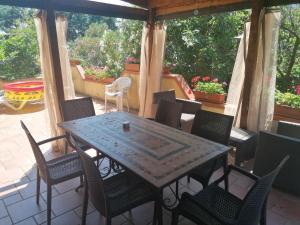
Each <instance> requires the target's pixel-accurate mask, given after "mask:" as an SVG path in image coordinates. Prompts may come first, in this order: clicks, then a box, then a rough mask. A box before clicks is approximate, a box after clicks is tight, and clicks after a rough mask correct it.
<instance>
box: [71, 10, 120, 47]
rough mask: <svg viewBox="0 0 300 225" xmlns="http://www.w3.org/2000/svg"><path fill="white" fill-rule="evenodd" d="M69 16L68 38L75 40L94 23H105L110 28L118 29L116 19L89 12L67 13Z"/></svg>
mask: <svg viewBox="0 0 300 225" xmlns="http://www.w3.org/2000/svg"><path fill="white" fill-rule="evenodd" d="M65 15H66V16H67V18H68V24H69V25H68V40H69V41H75V40H76V39H77V38H79V37H81V36H83V35H84V33H85V31H86V30H87V29H88V28H89V26H90V25H91V24H93V23H105V24H106V25H107V26H108V28H109V29H111V30H115V29H116V19H114V18H110V17H103V16H93V15H87V14H77V13H65Z"/></svg>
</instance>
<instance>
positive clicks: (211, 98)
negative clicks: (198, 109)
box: [194, 91, 226, 104]
mask: <svg viewBox="0 0 300 225" xmlns="http://www.w3.org/2000/svg"><path fill="white" fill-rule="evenodd" d="M194 95H195V99H196V100H199V101H205V102H212V103H217V104H222V103H224V101H225V96H226V94H208V93H206V92H203V91H194Z"/></svg>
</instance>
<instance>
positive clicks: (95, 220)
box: [86, 211, 127, 225]
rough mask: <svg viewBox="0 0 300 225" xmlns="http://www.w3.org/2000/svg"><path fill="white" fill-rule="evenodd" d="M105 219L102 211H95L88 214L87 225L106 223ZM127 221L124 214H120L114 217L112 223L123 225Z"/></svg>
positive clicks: (102, 224)
mask: <svg viewBox="0 0 300 225" xmlns="http://www.w3.org/2000/svg"><path fill="white" fill-rule="evenodd" d="M105 221H106V220H105V218H104V217H103V216H101V215H100V213H98V212H97V211H94V212H92V213H91V214H89V215H88V216H87V219H86V225H95V224H97V225H105ZM126 221H127V220H126V218H125V217H124V216H123V215H119V216H116V217H114V218H113V219H112V225H123V224H124V223H125V222H126Z"/></svg>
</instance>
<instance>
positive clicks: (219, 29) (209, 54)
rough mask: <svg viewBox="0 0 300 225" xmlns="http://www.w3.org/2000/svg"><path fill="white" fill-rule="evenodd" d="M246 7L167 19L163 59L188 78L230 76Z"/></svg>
mask: <svg viewBox="0 0 300 225" xmlns="http://www.w3.org/2000/svg"><path fill="white" fill-rule="evenodd" d="M248 17H249V12H248V11H239V12H232V13H220V14H215V15H206V16H200V17H191V18H188V19H176V20H171V21H168V23H167V25H168V31H167V32H168V36H167V48H166V62H167V63H174V64H176V69H175V71H174V72H176V73H179V74H182V75H183V76H184V77H185V78H186V80H187V81H190V80H191V78H192V77H193V76H194V75H196V74H201V75H205V74H211V75H212V76H214V77H217V78H219V80H222V81H229V80H230V78H231V74H232V70H233V66H234V62H235V58H236V53H237V45H238V42H239V40H238V39H235V37H236V36H238V35H239V34H241V33H242V32H243V28H244V23H245V21H246V20H247V18H248Z"/></svg>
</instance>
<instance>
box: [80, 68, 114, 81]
mask: <svg viewBox="0 0 300 225" xmlns="http://www.w3.org/2000/svg"><path fill="white" fill-rule="evenodd" d="M84 71H85V75H87V76H92V75H95V76H96V78H97V80H101V79H105V78H109V77H111V75H110V74H108V73H107V72H106V70H104V69H95V68H93V67H89V68H85V70H84Z"/></svg>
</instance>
